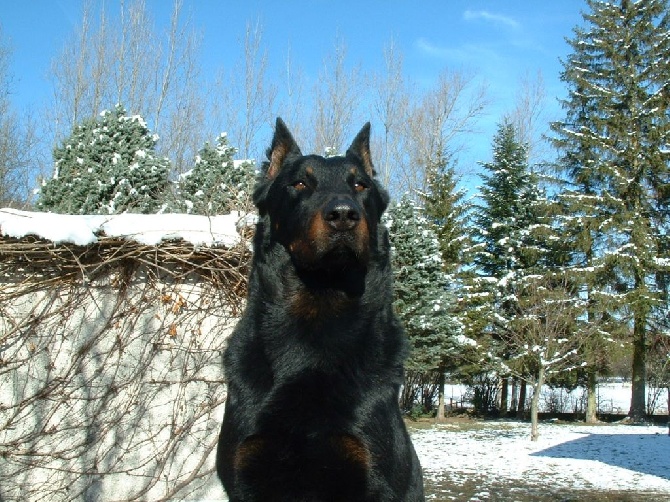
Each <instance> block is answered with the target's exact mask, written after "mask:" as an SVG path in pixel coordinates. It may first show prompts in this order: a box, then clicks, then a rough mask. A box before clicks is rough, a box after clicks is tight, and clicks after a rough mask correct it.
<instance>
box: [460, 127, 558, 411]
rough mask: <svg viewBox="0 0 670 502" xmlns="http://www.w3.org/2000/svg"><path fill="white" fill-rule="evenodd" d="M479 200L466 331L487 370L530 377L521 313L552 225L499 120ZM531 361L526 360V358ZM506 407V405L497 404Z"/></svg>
mask: <svg viewBox="0 0 670 502" xmlns="http://www.w3.org/2000/svg"><path fill="white" fill-rule="evenodd" d="M482 167H483V168H484V170H485V174H483V175H482V178H483V180H484V183H483V186H482V187H481V188H480V190H481V195H480V196H481V201H482V203H481V204H480V205H478V206H477V207H476V208H475V210H474V214H475V217H474V223H475V226H474V229H473V241H474V245H473V258H474V259H473V263H474V270H475V272H476V274H477V275H475V276H474V277H473V278H472V280H471V282H470V283H469V284H468V289H467V294H466V295H465V296H464V300H463V301H464V304H465V305H464V312H465V315H466V320H465V325H466V326H467V334H468V335H469V336H471V337H473V338H475V339H477V340H478V341H480V343H481V345H483V346H488V349H487V352H488V353H489V354H491V358H492V359H491V362H492V363H493V367H498V368H499V370H500V373H501V376H502V377H505V376H507V375H506V374H505V373H507V372H508V371H509V372H511V373H512V375H514V376H516V377H518V376H521V377H523V378H524V379H533V378H534V373H535V372H536V371H537V367H535V365H533V366H532V367H531V366H530V365H529V364H528V361H529V358H527V357H526V356H525V348H524V346H525V345H526V344H525V342H524V336H525V335H528V336H529V337H530V336H531V333H529V332H524V330H523V329H521V328H520V326H523V325H524V322H523V320H524V316H525V311H527V310H528V309H529V308H530V303H529V298H526V296H528V294H530V292H533V297H534V301H538V302H540V301H541V299H539V298H537V295H536V294H535V291H536V290H537V288H536V287H534V283H535V282H536V281H537V280H539V278H540V277H542V276H544V275H545V274H550V273H551V272H552V271H551V270H550V268H551V261H552V260H553V259H554V257H555V256H557V255H556V254H555V253H554V250H553V244H552V243H553V241H555V236H554V235H553V230H552V226H551V225H550V223H549V222H548V220H547V218H546V215H547V213H548V209H547V208H548V203H547V202H546V200H545V199H544V197H543V195H542V192H541V190H540V188H539V183H538V178H537V176H536V175H535V174H533V173H532V172H531V171H530V169H529V166H528V158H527V149H526V147H525V145H523V144H521V143H520V142H519V141H518V139H517V135H516V130H515V128H514V125H513V124H512V123H511V122H509V121H504V122H503V123H501V124H500V125H499V127H498V132H497V133H496V136H495V137H494V139H493V160H492V161H491V162H487V163H483V164H482ZM530 359H532V358H530ZM503 409H504V404H503Z"/></svg>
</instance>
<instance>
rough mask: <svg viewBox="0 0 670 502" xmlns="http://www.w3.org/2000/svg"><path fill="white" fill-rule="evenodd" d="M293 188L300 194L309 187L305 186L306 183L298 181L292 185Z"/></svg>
mask: <svg viewBox="0 0 670 502" xmlns="http://www.w3.org/2000/svg"><path fill="white" fill-rule="evenodd" d="M291 186H292V187H293V188H295V189H296V190H297V191H298V192H300V191H301V190H304V189H305V188H307V185H306V184H305V182H304V181H296V182H294V183H293V185H291Z"/></svg>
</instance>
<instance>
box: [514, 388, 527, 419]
mask: <svg viewBox="0 0 670 502" xmlns="http://www.w3.org/2000/svg"><path fill="white" fill-rule="evenodd" d="M519 387H520V388H519V403H518V405H517V409H516V417H517V418H523V415H524V412H525V411H526V387H527V384H526V381H525V380H521V382H520V384H519Z"/></svg>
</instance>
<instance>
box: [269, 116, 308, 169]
mask: <svg viewBox="0 0 670 502" xmlns="http://www.w3.org/2000/svg"><path fill="white" fill-rule="evenodd" d="M289 155H302V152H301V151H300V148H299V147H298V144H297V143H296V142H295V140H294V139H293V136H292V135H291V133H290V131H289V130H288V127H286V124H285V123H284V121H283V120H282V119H281V118H280V117H277V124H276V126H275V134H274V136H273V137H272V146H270V148H268V151H267V157H268V160H269V161H270V162H269V163H268V165H267V170H266V171H265V177H266V178H267V179H270V180H271V179H274V178H275V177H276V176H277V174H279V170H280V169H281V166H282V164H283V163H284V159H286V157H287V156H289Z"/></svg>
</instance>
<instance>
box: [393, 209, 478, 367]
mask: <svg viewBox="0 0 670 502" xmlns="http://www.w3.org/2000/svg"><path fill="white" fill-rule="evenodd" d="M385 218H386V224H387V225H388V227H389V236H390V240H391V245H392V264H393V270H394V274H395V300H394V306H395V309H396V312H397V314H398V316H399V317H400V319H401V321H402V323H403V324H404V326H405V329H406V333H407V336H408V339H409V343H410V356H409V359H408V361H407V369H408V371H410V372H420V373H424V374H428V373H436V372H441V373H444V372H446V371H448V370H452V369H454V367H455V366H457V365H458V364H459V360H460V357H461V356H462V352H463V350H465V349H468V348H469V347H470V345H471V343H468V342H469V340H467V339H465V337H464V336H463V334H462V333H463V329H462V326H461V324H460V323H459V322H458V321H457V320H456V319H455V316H454V298H453V296H452V295H451V294H450V293H449V292H448V291H447V277H446V275H445V273H444V270H443V265H442V256H441V253H440V244H439V241H438V239H437V235H436V233H435V229H434V226H433V224H432V223H431V222H430V221H429V220H428V218H427V217H426V216H425V214H424V212H423V209H422V208H421V207H420V206H418V205H417V203H416V202H414V201H412V200H411V199H410V198H409V197H408V196H405V197H403V198H402V199H401V200H400V201H399V202H398V203H397V204H394V205H392V206H391V207H390V208H389V210H388V212H387V214H386V217H385Z"/></svg>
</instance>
